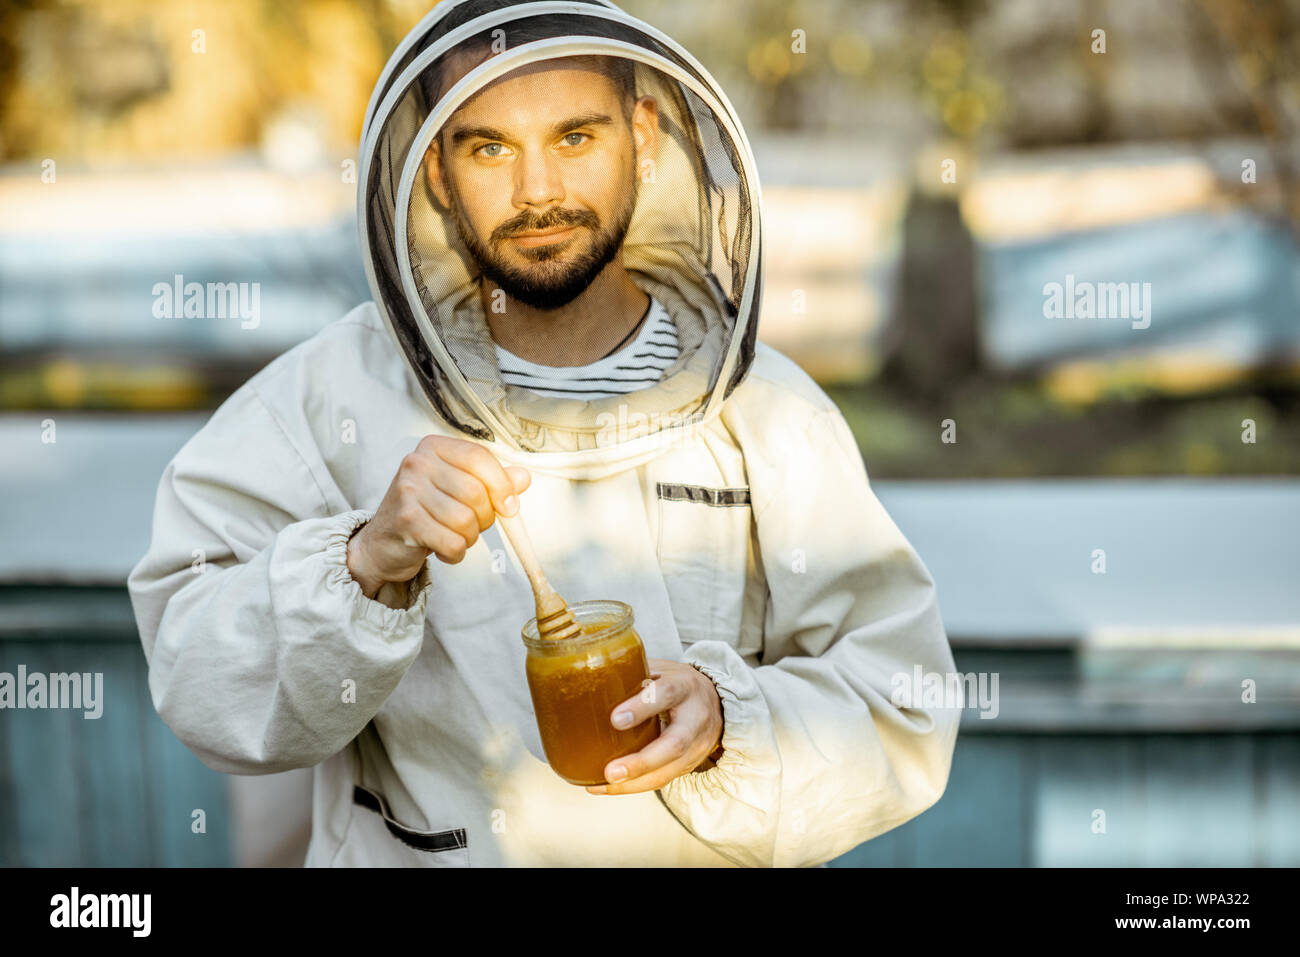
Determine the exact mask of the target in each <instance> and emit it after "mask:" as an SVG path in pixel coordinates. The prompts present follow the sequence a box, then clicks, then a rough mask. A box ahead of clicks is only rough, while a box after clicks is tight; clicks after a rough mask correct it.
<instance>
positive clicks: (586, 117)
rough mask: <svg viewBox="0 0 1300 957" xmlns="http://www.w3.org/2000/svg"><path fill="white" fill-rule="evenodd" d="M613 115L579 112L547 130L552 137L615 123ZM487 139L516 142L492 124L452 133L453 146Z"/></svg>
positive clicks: (462, 128)
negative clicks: (575, 130)
mask: <svg viewBox="0 0 1300 957" xmlns="http://www.w3.org/2000/svg"><path fill="white" fill-rule="evenodd" d="M613 122H614V120H613V118H612V117H610V116H608V115H607V114H605V113H579V114H578V115H577V116H571V117H569V118H568V119H564V120H560V121H559V122H558V123H553V124H551V128H550V129H549V130H547V135H548V136H549V137H551V138H554V137H556V136H559V135H560V134H561V133H567V132H568V131H569V130H573V129H577V128H578V127H579V126H608V125H609V124H611V123H613ZM473 139H485V140H499V141H501V142H503V143H512V144H513V143H514V140H512V139H511V138H510V136H509V135H508V134H507V133H506V132H505V131H504V130H498V129H496V128H495V127H492V126H465V127H461V128H460V129H458V130H456V131H455V132H453V133H452V134H451V143H452V146H459V145H460V144H461V143H463V142H465V141H466V140H473Z"/></svg>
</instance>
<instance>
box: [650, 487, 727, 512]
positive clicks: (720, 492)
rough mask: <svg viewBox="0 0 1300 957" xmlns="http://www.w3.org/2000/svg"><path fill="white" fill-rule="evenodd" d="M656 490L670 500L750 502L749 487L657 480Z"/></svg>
mask: <svg viewBox="0 0 1300 957" xmlns="http://www.w3.org/2000/svg"><path fill="white" fill-rule="evenodd" d="M655 491H656V493H657V494H658V496H659V497H660V498H661V499H664V500H665V501H669V502H698V503H700V504H701V505H714V506H717V507H724V506H728V505H749V504H750V499H749V489H747V488H706V487H705V486H703V485H678V484H676V483H673V482H656V483H655Z"/></svg>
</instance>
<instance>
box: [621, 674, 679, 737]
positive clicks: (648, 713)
mask: <svg viewBox="0 0 1300 957" xmlns="http://www.w3.org/2000/svg"><path fill="white" fill-rule="evenodd" d="M689 692H690V688H689V687H688V686H687V684H686V682H685V681H683V680H681V678H679V677H677V676H676V675H672V674H667V675H660V676H659V677H658V678H655V679H647V680H646V681H645V682H644V683H643V685H642V687H641V690H640V691H638V692H637V693H636V694H634V695H633V696H632V697H630V698H628V699H627V700H626V701H620V702H619V703H618V704H616V705H615V706H614V710H613V711H611V712H610V717H609V720H610V724H612V725H613V726H614V727H616V728H619V729H626V728H634V727H636V726H637V725H638V724H640V723H641V722H642V721H644V720H646V719H647V718H650V717H653V716H654V715H656V714H661V713H662V712H664V711H667V710H669V709H671V708H675V707H677V706H678V705H679V704H681V703H682V702H684V701H685V700H686V697H687V695H688V694H689ZM624 712H629V713H631V715H632V719H631V720H630V721H624V722H622V723H620V722H618V721H616V720H615V718H617V717H618V716H619V715H620V714H623V713H624Z"/></svg>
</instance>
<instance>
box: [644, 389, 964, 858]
mask: <svg viewBox="0 0 1300 957" xmlns="http://www.w3.org/2000/svg"><path fill="white" fill-rule="evenodd" d="M779 445H780V453H781V456H780V462H781V463H782V464H781V465H779V466H774V467H773V468H772V469H771V473H772V474H771V476H770V477H769V478H768V479H767V480H766V481H764V480H763V479H762V478H761V477H760V476H757V475H755V474H754V473H752V472H751V487H752V488H753V491H754V507H755V526H756V529H757V535H758V540H759V549H760V552H761V560H762V565H763V570H764V573H765V574H766V576H767V582H768V588H769V593H770V595H769V603H768V609H767V614H766V619H765V621H764V650H763V654H762V656H761V659H760V660H761V662H762V664H761V665H759V666H758V667H752V666H750V665H748V664H747V663H746V662H745V661H744V660H743V659H742V658H741V657H740V656H739V654H737V652H736V650H735V649H734V648H732V647H731V646H730V645H728V644H726V643H725V642H722V641H716V640H711V641H697V642H695V643H694V644H692V645H690V646H689V647H688V648H687V649H686V650H685V652H684V654H683V660H685V661H687V662H688V663H690V664H692V665H693V666H694V667H696V668H697V669H699V670H700V671H702V672H704V673H705V674H707V675H708V676H709V677H710V678H711V679H712V680H713V682H714V684H715V686H716V688H717V690H718V695H719V698H720V699H721V702H722V710H723V720H724V729H723V737H722V745H723V748H724V751H723V754H722V756H721V758H720V759H719V760H718V762H717V764H716V766H714V767H712V768H709V769H708V770H704V771H699V772H697V773H691V774H684V775H681V776H679V777H678V778H676V779H674V780H673V781H671V782H669V784H667V785H666V786H665V787H663V788H662V789H660V791H659V794H660V798H661V799H662V800H663V802H664V803H665V805H666V806H667V807H668V809H669V810H670V811H672V813H673V814H674V815H675V816H676V817H677V818H678V819H679V820H680V821H681V822H682V824H683V825H684V826H685V827H686V828H687V829H688V830H689V831H690V832H691V833H693V834H694V835H695V836H696V837H698V838H699V839H700V840H702V841H704V842H706V843H708V844H709V845H710V846H712V847H713V848H715V849H716V850H717V851H718V852H719V853H720V854H722V855H724V856H725V857H727V858H728V859H729V860H732V861H734V862H736V863H738V864H743V865H750V866H776V867H801V866H810V865H814V864H819V863H822V862H825V861H828V860H830V859H832V858H834V857H837V856H839V855H840V854H843V853H845V852H846V851H849V850H851V849H852V848H854V847H856V846H857V845H859V844H861V843H862V842H864V841H867V840H869V839H870V838H873V837H875V836H877V835H879V834H881V833H883V832H885V831H888V830H890V829H891V828H894V827H897V826H898V825H899V824H902V823H904V822H905V821H908V820H910V819H911V818H913V817H915V816H916V815H918V814H920V813H921V812H922V811H924V810H925V809H926V808H928V807H930V806H931V805H933V804H934V803H935V802H936V801H938V800H939V798H940V796H941V795H942V794H943V791H944V788H945V787H946V785H947V780H948V772H949V767H950V764H951V760H952V753H953V747H954V744H955V741H956V737H957V729H958V725H959V722H960V718H961V705H960V704H957V705H956V706H949V707H945V706H944V704H943V702H942V701H941V700H940V701H937V702H936V701H935V698H934V696H930V697H929V698H926V699H924V700H914V699H913V698H911V697H910V696H906V697H905V696H902V695H900V694H899V689H901V688H909V689H910V688H912V687H913V679H914V674H915V672H916V671H917V670H918V669H919V671H921V672H923V673H927V674H929V673H934V672H937V673H940V674H941V675H944V676H947V675H951V674H953V673H954V669H955V665H954V662H953V658H952V652H951V649H950V648H949V645H948V639H947V636H946V634H945V633H944V628H943V624H942V622H941V620H940V616H939V610H938V604H937V597H936V594H935V588H934V583H933V580H932V579H931V577H930V574H929V572H928V571H927V570H926V568H925V566H924V565H923V564H922V562H921V560H920V558H919V556H918V555H917V554H916V552H915V551H914V550H913V549H912V547H911V546H910V545H909V543H908V542H907V541H906V539H905V538H904V537H903V535H902V533H901V532H900V531H899V530H898V528H897V526H895V524H894V523H893V521H892V520H891V519H890V518H889V516H888V514H887V513H886V512H885V510H884V508H883V507H882V506H881V504H880V502H879V501H878V500H877V499H876V496H875V493H874V492H873V491H872V490H871V488H870V486H869V484H868V480H867V474H866V469H865V467H864V465H863V462H862V456H861V453H860V452H859V450H858V447H857V443H856V441H855V440H854V438H853V435H852V433H851V432H850V431H849V428H848V425H847V423H846V422H845V421H844V419H843V416H842V415H841V414H840V412H839V410H838V409H835V408H833V407H832V408H829V409H824V410H822V411H819V412H818V413H816V414H815V415H814V416H813V417H812V418H811V419H809V420H808V421H807V422H806V424H805V426H804V427H802V428H800V429H797V430H792V431H790V432H787V433H784V434H783V435H782V441H781V442H780V443H779ZM759 471H760V472H761V471H762V470H761V469H760V470H759ZM760 481H763V483H764V484H765V486H766V489H759V488H758V484H759V482H760ZM760 497H761V499H762V500H761V501H760ZM944 680H945V683H946V681H947V679H946V678H944ZM895 701H898V702H900V703H899V704H895V703H894V702H895ZM923 703H924V704H926V705H928V706H925V707H922V706H921V705H922V704H923Z"/></svg>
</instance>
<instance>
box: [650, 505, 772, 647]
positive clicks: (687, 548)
mask: <svg viewBox="0 0 1300 957" xmlns="http://www.w3.org/2000/svg"><path fill="white" fill-rule="evenodd" d="M655 488H656V497H657V500H658V509H659V540H658V545H657V548H658V556H659V566H660V568H661V569H662V571H663V573H664V582H665V585H666V587H667V589H668V600H669V602H670V603H671V604H672V608H673V618H674V620H675V621H676V622H677V630H678V633H679V634H680V635H681V639H682V644H684V645H687V644H690V643H692V642H695V641H703V640H707V639H713V640H719V641H725V642H727V643H728V644H729V645H731V646H733V647H734V648H736V649H737V650H738V651H741V652H742V654H744V653H748V652H755V651H757V650H758V648H759V646H760V644H761V632H760V633H758V634H756V633H755V627H754V622H753V615H752V614H750V613H747V604H751V603H747V601H746V595H747V592H752V591H753V588H754V585H755V583H754V582H753V581H752V577H753V572H754V556H753V545H752V536H751V528H752V525H753V510H752V508H751V504H750V494H749V489H748V488H744V487H741V488H709V487H707V486H703V485H682V484H676V483H671V482H658V483H656V486H655Z"/></svg>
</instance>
